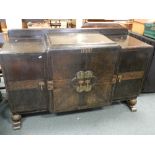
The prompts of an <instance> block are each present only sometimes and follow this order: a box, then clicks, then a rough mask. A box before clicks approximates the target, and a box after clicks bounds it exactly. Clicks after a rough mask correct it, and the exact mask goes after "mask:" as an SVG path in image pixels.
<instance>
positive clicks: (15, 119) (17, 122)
mask: <svg viewBox="0 0 155 155" xmlns="http://www.w3.org/2000/svg"><path fill="white" fill-rule="evenodd" d="M21 119H22V116H21V115H19V114H13V115H12V127H13V129H14V130H18V129H20V128H21Z"/></svg>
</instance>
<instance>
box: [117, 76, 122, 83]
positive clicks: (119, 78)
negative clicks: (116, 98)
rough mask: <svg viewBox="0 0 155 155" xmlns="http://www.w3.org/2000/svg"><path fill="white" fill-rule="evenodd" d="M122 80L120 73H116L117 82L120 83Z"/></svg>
mask: <svg viewBox="0 0 155 155" xmlns="http://www.w3.org/2000/svg"><path fill="white" fill-rule="evenodd" d="M121 81H122V75H118V82H119V83H120V82H121Z"/></svg>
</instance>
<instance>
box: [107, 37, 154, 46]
mask: <svg viewBox="0 0 155 155" xmlns="http://www.w3.org/2000/svg"><path fill="white" fill-rule="evenodd" d="M108 38H110V39H111V40H113V41H114V42H116V43H118V44H119V45H120V46H121V47H122V48H139V47H143V48H145V47H151V46H150V45H149V44H147V43H145V42H142V41H140V40H138V39H136V38H134V37H131V36H129V35H115V36H114V35H111V36H108Z"/></svg>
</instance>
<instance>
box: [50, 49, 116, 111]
mask: <svg viewBox="0 0 155 155" xmlns="http://www.w3.org/2000/svg"><path fill="white" fill-rule="evenodd" d="M118 56H119V47H117V46H114V47H110V48H109V47H101V48H87V49H86V48H84V49H81V48H80V49H69V50H68V49H66V50H64V49H63V50H61V49H60V50H55V51H54V50H53V51H49V52H48V61H47V68H48V82H47V83H48V84H47V87H48V90H49V94H50V95H49V97H50V99H49V102H50V103H49V105H50V109H49V110H50V111H51V112H65V111H74V110H78V109H87V108H93V107H102V106H104V105H108V104H110V103H111V99H112V92H113V86H114V81H115V79H114V72H115V68H116V64H117V61H118Z"/></svg>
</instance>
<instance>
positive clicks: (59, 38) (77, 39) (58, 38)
mask: <svg viewBox="0 0 155 155" xmlns="http://www.w3.org/2000/svg"><path fill="white" fill-rule="evenodd" d="M48 39H49V41H50V47H51V48H52V47H55V46H69V45H72V46H73V45H74V46H83V45H87V46H89V45H104V44H114V42H113V41H112V40H110V39H109V38H107V37H106V36H104V35H102V34H99V33H67V34H66V33H63V34H51V35H48Z"/></svg>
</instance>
